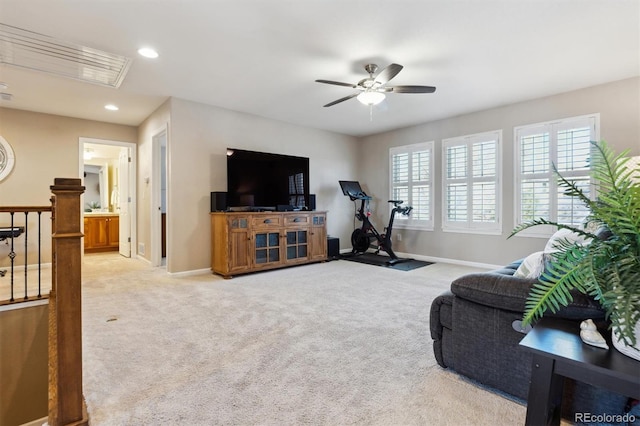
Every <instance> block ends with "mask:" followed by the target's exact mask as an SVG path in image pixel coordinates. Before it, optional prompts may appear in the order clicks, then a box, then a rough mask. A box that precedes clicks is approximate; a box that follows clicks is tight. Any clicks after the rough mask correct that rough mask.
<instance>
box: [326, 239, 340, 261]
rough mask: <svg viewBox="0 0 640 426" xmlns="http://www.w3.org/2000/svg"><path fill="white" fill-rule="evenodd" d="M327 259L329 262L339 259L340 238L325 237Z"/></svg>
mask: <svg viewBox="0 0 640 426" xmlns="http://www.w3.org/2000/svg"><path fill="white" fill-rule="evenodd" d="M327 258H328V259H329V260H331V259H339V258H340V238H335V237H327Z"/></svg>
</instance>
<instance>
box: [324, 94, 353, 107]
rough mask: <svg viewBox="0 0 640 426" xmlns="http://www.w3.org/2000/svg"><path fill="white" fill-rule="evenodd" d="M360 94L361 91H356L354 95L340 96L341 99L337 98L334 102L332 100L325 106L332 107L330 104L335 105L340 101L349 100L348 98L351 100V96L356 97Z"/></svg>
mask: <svg viewBox="0 0 640 426" xmlns="http://www.w3.org/2000/svg"><path fill="white" fill-rule="evenodd" d="M359 94H360V93H354V94H353V95H349V96H345V97H344V98H340V99H338V100H335V101H333V102H330V103H328V104H326V105H324V106H325V107H330V106H333V105H335V104H339V103H340V102H344V101H348V100H349V99H351V98H355V97H356V96H358V95H359Z"/></svg>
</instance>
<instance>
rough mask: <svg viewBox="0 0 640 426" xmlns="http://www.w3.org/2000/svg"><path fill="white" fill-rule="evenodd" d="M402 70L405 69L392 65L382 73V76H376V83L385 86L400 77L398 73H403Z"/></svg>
mask: <svg viewBox="0 0 640 426" xmlns="http://www.w3.org/2000/svg"><path fill="white" fill-rule="evenodd" d="M402 68H404V67H403V66H402V65H398V64H391V65H389V66H388V67H386V68H385V69H383V70H382V71H380V74H378V75H377V76H376V78H375V81H377V82H378V83H380V84H385V83H386V82H387V81H389V80H391V79H392V78H393V77H395V76H396V75H398V73H399V72H400V71H402Z"/></svg>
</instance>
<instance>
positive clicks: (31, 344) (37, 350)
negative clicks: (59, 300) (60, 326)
mask: <svg viewBox="0 0 640 426" xmlns="http://www.w3.org/2000/svg"><path fill="white" fill-rule="evenodd" d="M48 313H49V306H48V305H47V304H44V305H39V306H33V307H28V308H17V309H12V310H3V311H0V342H2V344H0V425H21V424H24V423H27V422H30V421H32V420H36V419H41V418H43V417H46V415H47V411H48V396H47V393H48V384H47V377H48V366H47V365H48V352H47V333H48V325H49V319H48V315H49V314H48ZM8 342H10V343H8Z"/></svg>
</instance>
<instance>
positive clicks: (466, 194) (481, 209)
mask: <svg viewBox="0 0 640 426" xmlns="http://www.w3.org/2000/svg"><path fill="white" fill-rule="evenodd" d="M501 140H502V131H499V130H498V131H493V132H487V133H481V134H476V135H469V136H461V137H457V138H451V139H445V140H443V164H444V170H443V182H444V193H443V216H444V217H443V221H442V223H443V226H442V229H443V230H444V231H457V232H477V233H489V234H495V233H499V232H501V224H500V214H499V212H500V191H499V185H498V182H499V178H500V144H501Z"/></svg>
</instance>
